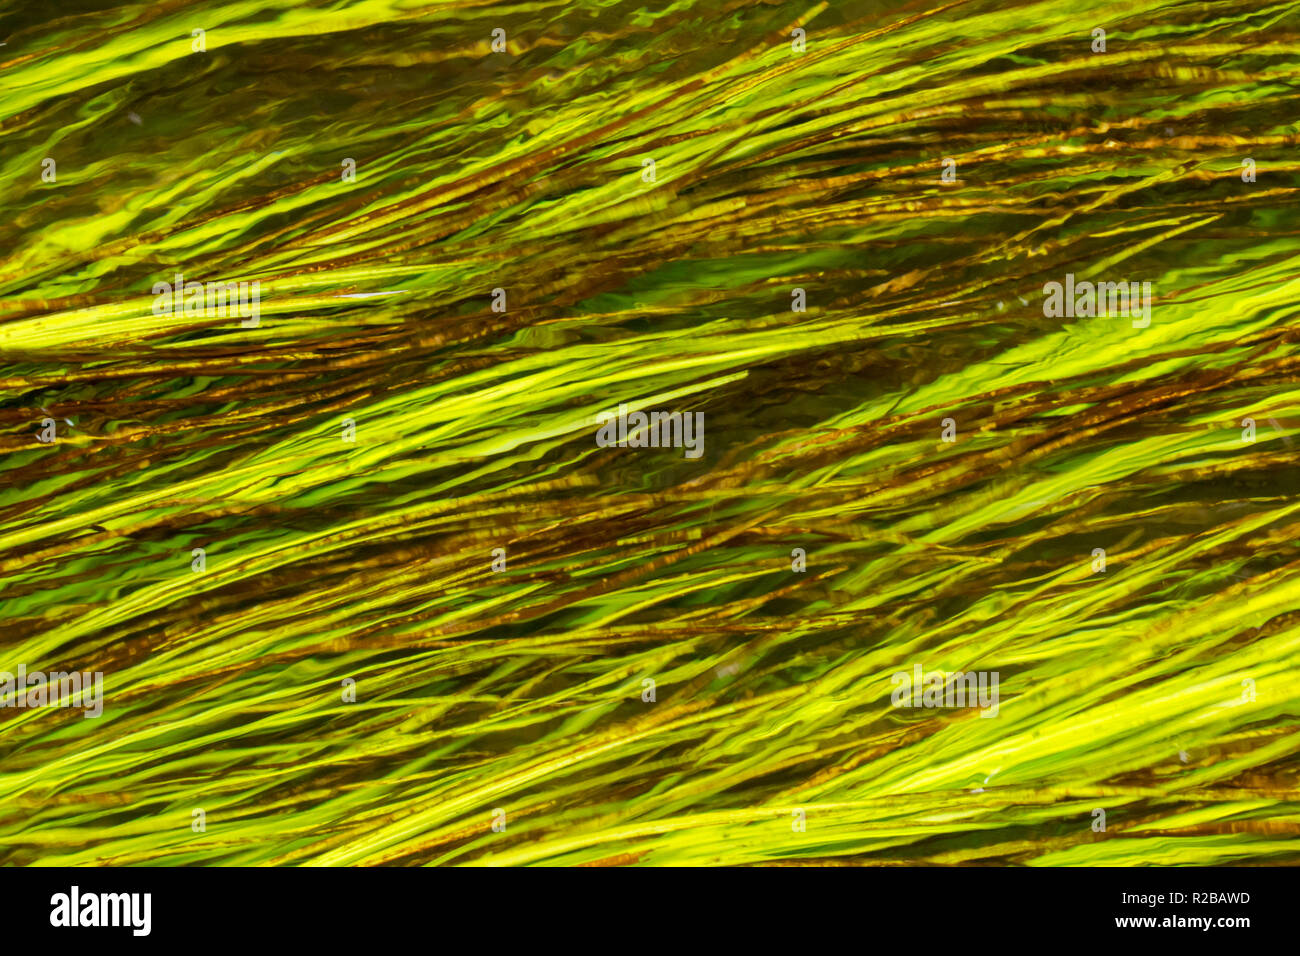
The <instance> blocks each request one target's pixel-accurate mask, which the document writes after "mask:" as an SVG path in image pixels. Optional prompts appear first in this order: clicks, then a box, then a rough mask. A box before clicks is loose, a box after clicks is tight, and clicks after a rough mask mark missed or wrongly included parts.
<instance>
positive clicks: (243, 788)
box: [0, 0, 1300, 866]
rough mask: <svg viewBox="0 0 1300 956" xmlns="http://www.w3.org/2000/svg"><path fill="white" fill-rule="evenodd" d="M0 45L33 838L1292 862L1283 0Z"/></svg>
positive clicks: (1298, 416)
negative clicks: (190, 307)
mask: <svg viewBox="0 0 1300 956" xmlns="http://www.w3.org/2000/svg"><path fill="white" fill-rule="evenodd" d="M4 16H5V17H6V19H3V20H0V32H4V33H5V35H6V36H8V37H9V39H8V42H7V44H6V46H5V47H2V48H0V53H2V54H3V57H0V78H2V79H0V82H2V84H3V89H4V91H5V92H4V95H3V96H0V135H2V136H3V142H4V144H5V146H4V149H3V150H0V202H2V203H3V208H4V209H5V210H6V211H7V212H8V215H6V216H4V217H2V218H0V258H2V259H3V261H2V263H0V416H2V417H0V450H2V451H3V455H2V457H0V670H9V671H14V670H16V668H17V666H18V664H20V663H22V664H24V665H25V666H26V667H27V668H28V670H42V671H47V672H48V671H55V670H67V669H73V668H77V669H81V670H99V671H102V672H103V673H104V681H105V701H104V704H105V711H104V716H103V717H102V718H100V719H92V720H87V719H84V718H83V717H82V715H81V712H80V711H78V710H75V709H54V708H44V709H42V708H36V709H15V708H4V709H0V757H2V759H0V847H3V850H0V860H3V861H4V862H6V863H9V864H22V865H32V864H35V865H89V864H101V863H111V864H119V865H140V864H154V865H158V864H167V865H374V864H381V863H397V864H404V865H421V864H422V865H437V864H485V863H494V864H550V865H555V864H563V865H575V864H607V865H609V864H614V865H617V864H626V865H631V864H641V865H719V864H733V865H736V864H787V863H788V864H804V863H831V862H835V863H852V864H862V865H896V864H932V865H970V864H1020V865H1038V866H1074V865H1116V866H1132V865H1148V864H1171V865H1208V864H1292V863H1295V862H1297V860H1300V846H1298V842H1300V779H1298V777H1300V770H1298V768H1300V765H1298V763H1297V759H1296V754H1297V751H1298V750H1300V735H1297V715H1298V714H1300V689H1298V688H1297V681H1296V674H1297V664H1300V628H1297V625H1296V621H1297V613H1296V612H1297V610H1300V561H1298V560H1297V557H1296V552H1295V542H1296V536H1297V531H1298V530H1300V514H1297V511H1300V499H1297V496H1296V495H1297V491H1300V479H1298V478H1297V477H1296V475H1297V469H1296V464H1297V457H1298V456H1297V448H1296V447H1295V442H1296V440H1297V438H1300V379H1298V377H1297V374H1296V373H1297V369H1298V368H1300V350H1298V348H1297V339H1296V336H1295V332H1294V327H1293V326H1294V319H1295V316H1296V314H1297V302H1300V295H1298V293H1300V244H1297V241H1296V228H1295V225H1294V223H1295V222H1296V221H1297V220H1296V215H1295V213H1296V208H1297V190H1296V188H1295V185H1294V183H1295V173H1296V171H1297V163H1296V161H1295V159H1294V157H1295V155H1296V147H1297V145H1298V140H1300V137H1298V136H1297V131H1296V126H1295V121H1294V119H1293V117H1294V116H1296V115H1297V102H1296V101H1297V98H1298V97H1297V95H1296V92H1295V90H1296V79H1297V76H1298V75H1300V29H1297V27H1298V25H1300V23H1298V18H1297V15H1296V13H1295V12H1294V6H1293V5H1289V4H1284V3H1268V2H1264V3H1248V4H1240V3H1232V4H1228V3H1175V4H1168V3H1154V2H1142V0H1139V2H1137V3H1095V2H1089V0H1082V2H1075V3H1068V4H1067V3H1062V2H1060V0H1046V2H1027V3H1026V2H1019V3H1015V4H1012V5H1011V6H1008V5H1006V4H1003V3H993V2H983V0H981V2H971V3H954V4H946V5H939V4H932V5H926V6H906V7H904V6H895V5H886V4H882V3H847V4H838V3H837V4H828V3H820V4H784V3H783V4H757V3H749V2H737V3H723V4H721V5H719V4H701V3H692V2H677V3H674V4H671V5H667V6H666V7H665V8H664V9H662V10H656V11H650V10H647V9H644V8H643V7H639V6H637V5H636V4H632V3H615V4H613V5H608V4H600V3H588V2H579V3H549V2H540V3H534V4H527V5H499V4H490V5H474V4H466V3H405V2H403V3H397V2H393V3H385V2H373V0H371V2H360V3H323V2H322V3H298V2H288V0H255V2H245V3H215V2H207V0H197V2H190V3H186V4H183V5H181V6H179V7H175V6H173V7H166V8H155V7H152V6H149V5H144V4H141V5H128V6H125V7H121V8H118V9H117V10H114V11H110V12H107V13H99V12H82V11H81V10H80V8H79V7H77V6H74V7H71V8H68V9H67V11H66V12H65V13H61V14H60V15H58V16H56V17H54V18H53V19H44V18H43V15H37V14H36V13H21V12H11V13H7V14H4ZM1099 26H1100V27H1103V28H1105V29H1106V30H1107V50H1106V52H1104V53H1103V52H1094V51H1093V50H1092V48H1091V45H1092V36H1091V32H1092V29H1093V28H1094V27H1099ZM498 27H500V28H502V29H505V30H506V32H507V37H508V40H507V42H508V48H507V51H506V52H505V53H493V52H492V50H491V34H492V30H493V29H495V28H498ZM796 27H799V28H802V29H804V30H806V33H807V48H806V50H805V51H804V52H802V53H796V52H795V51H793V50H792V48H791V31H792V30H793V29H794V28H796ZM195 28H201V29H203V30H204V31H205V37H206V50H205V51H204V52H194V51H193V49H192V46H191V44H192V40H191V31H192V30H193V29H195ZM46 157H51V158H54V159H55V160H56V162H57V180H56V181H55V182H44V181H42V178H41V169H42V160H43V159H44V158H46ZM345 158H351V159H354V160H355V162H356V168H357V178H356V181H355V182H351V183H349V182H344V181H343V180H342V178H341V175H340V174H341V163H342V161H343V160H344V159H345ZM646 158H651V159H653V160H654V162H655V171H656V175H655V181H654V182H646V181H644V179H643V177H642V169H643V166H642V162H643V160H644V159H646ZM947 158H950V159H953V160H955V161H956V169H957V182H955V183H945V182H943V181H942V180H941V175H940V174H941V168H942V161H943V160H944V159H947ZM1245 158H1252V159H1253V160H1254V161H1255V162H1256V164H1257V179H1256V181H1255V182H1245V181H1243V179H1242V175H1241V172H1242V160H1243V159H1245ZM176 272H183V273H184V274H185V275H186V276H187V278H190V279H197V280H199V281H228V280H257V281H259V282H260V283H261V323H260V325H259V326H258V327H256V328H243V327H241V326H240V323H239V320H238V319H237V318H229V317H222V318H203V317H194V316H190V317H186V316H176V315H155V314H154V312H153V310H152V306H153V304H154V296H153V294H152V287H153V284H154V283H155V282H159V281H170V279H171V277H172V275H174V274H175V273H176ZM1067 272H1071V273H1074V274H1075V275H1076V276H1077V277H1079V278H1080V279H1091V280H1094V281H1118V280H1130V279H1132V280H1135V281H1136V280H1144V281H1150V282H1152V283H1153V286H1154V289H1155V296H1154V303H1153V306H1152V321H1151V324H1150V326H1149V327H1147V328H1141V329H1138V328H1134V327H1133V325H1132V323H1131V321H1130V320H1129V318H1127V317H1101V318H1096V317H1093V318H1049V317H1046V316H1045V315H1044V312H1043V308H1042V299H1043V285H1044V283H1045V282H1048V281H1060V280H1063V278H1064V276H1065V274H1066V273H1067ZM495 288H502V289H504V290H506V296H507V308H506V311H505V312H496V311H493V310H492V309H491V302H492V297H493V296H492V290H493V289H495ZM795 288H802V289H805V290H806V293H807V301H808V308H807V311H806V312H794V311H792V310H791V291H792V290H793V289H795ZM620 403H626V404H628V405H629V406H630V407H632V408H643V409H646V410H650V409H664V410H677V411H683V412H685V411H691V412H696V411H700V412H703V413H704V416H705V431H704V436H705V438H704V449H705V452H704V455H703V457H701V458H700V459H698V460H692V459H687V458H685V457H684V456H683V455H682V451H681V449H668V448H665V449H629V448H623V449H619V448H613V449H609V448H601V447H599V446H598V445H597V444H596V442H595V433H596V429H597V420H598V419H597V416H598V415H600V413H602V412H605V411H608V410H610V409H613V408H615V407H616V406H617V405H618V404H620ZM47 417H52V418H55V419H56V420H57V422H58V440H57V442H56V443H55V444H53V445H47V444H42V443H41V442H40V441H39V440H38V438H37V435H38V432H39V431H40V428H41V422H42V421H43V419H45V418H47ZM949 418H950V419H952V420H953V423H954V426H955V428H956V438H957V440H956V442H954V443H948V442H944V441H942V440H941V430H942V424H941V423H942V422H943V421H944V420H945V419H949ZM1246 418H1250V419H1252V420H1253V421H1254V422H1255V427H1256V433H1255V439H1254V441H1253V442H1246V441H1243V438H1242V436H1243V428H1244V427H1245V426H1244V425H1243V419H1246ZM344 419H352V420H354V421H355V423H356V441H355V443H346V442H344V441H343V440H342V428H343V422H344ZM193 548H204V549H205V551H206V562H207V565H206V570H205V571H204V572H203V573H194V572H193V571H192V570H191V550H192V549H193ZM498 548H501V549H505V552H506V560H507V564H506V569H505V570H504V571H500V572H496V571H494V570H493V551H494V549H498ZM796 548H800V549H803V550H804V551H805V552H806V554H807V570H806V571H803V572H796V571H793V570H792V552H793V550H794V549H796ZM1096 548H1104V549H1105V552H1106V569H1105V571H1104V572H1097V571H1094V567H1093V561H1094V558H1093V551H1094V549H1096ZM916 663H920V664H922V665H923V666H924V668H925V669H926V670H927V671H928V670H949V671H951V670H986V671H997V672H998V673H999V674H1000V678H1001V682H1000V691H1001V701H1000V706H999V710H998V714H997V716H996V717H994V718H982V717H980V716H979V711H978V710H972V709H965V710H942V709H940V710H925V709H919V710H913V709H898V708H894V707H892V706H891V703H890V695H891V691H892V689H893V687H892V684H891V681H890V676H891V675H892V674H894V673H896V672H899V671H906V672H910V671H911V668H912V666H913V664H916ZM345 678H351V679H352V680H354V681H355V682H356V701H355V702H347V701H345V700H344V699H343V695H342V687H341V684H342V681H343V680H344V679H345ZM646 679H652V680H653V681H654V682H655V700H654V701H653V702H650V701H647V700H643V698H642V694H643V687H644V684H643V682H644V681H645V680H646ZM1243 682H1247V683H1243ZM1247 688H1250V690H1251V691H1253V697H1252V696H1251V694H1250V693H1248V692H1247ZM200 808H201V809H203V811H204V813H205V815H206V830H204V831H202V832H196V831H195V830H193V829H192V827H191V822H192V814H193V811H194V810H196V809H200ZM1096 808H1101V809H1104V810H1105V811H1106V814H1107V830H1106V832H1104V833H1102V832H1094V831H1093V830H1092V823H1093V819H1094V818H1093V810H1094V809H1096ZM498 809H501V810H504V811H505V814H506V819H507V826H506V829H505V831H504V832H497V831H494V830H493V828H492V823H493V819H494V817H493V814H494V811H496V810H498ZM796 810H799V811H802V812H803V816H804V819H805V821H806V828H805V829H804V830H803V831H798V830H796V829H795V828H793V827H792V820H793V819H794V814H793V811H796Z"/></svg>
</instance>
